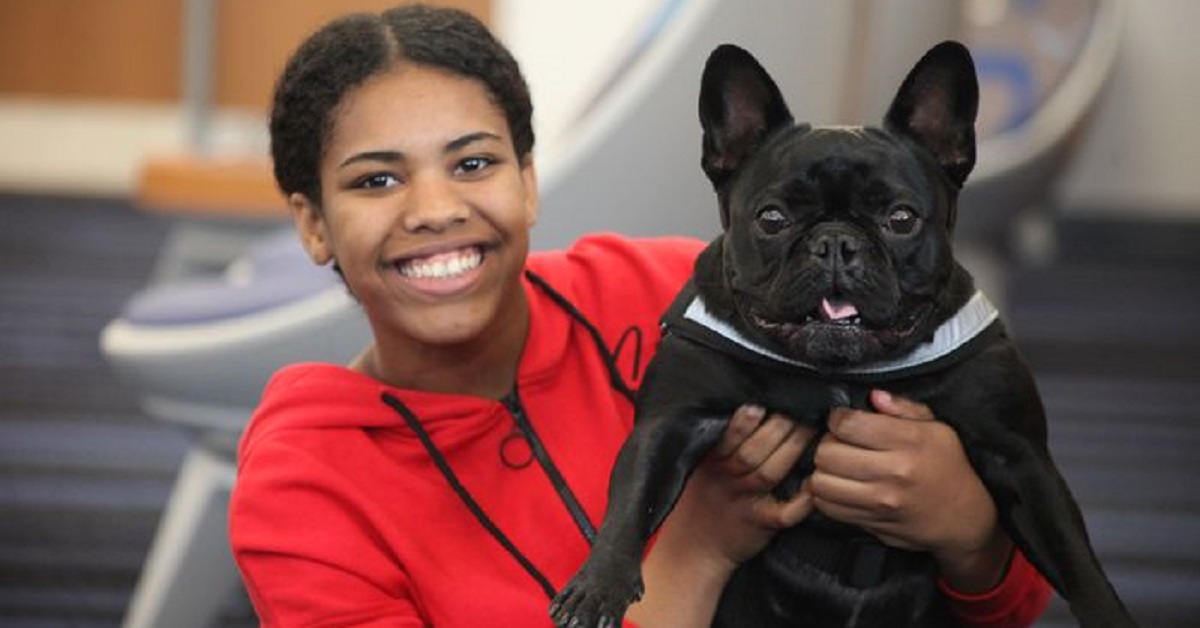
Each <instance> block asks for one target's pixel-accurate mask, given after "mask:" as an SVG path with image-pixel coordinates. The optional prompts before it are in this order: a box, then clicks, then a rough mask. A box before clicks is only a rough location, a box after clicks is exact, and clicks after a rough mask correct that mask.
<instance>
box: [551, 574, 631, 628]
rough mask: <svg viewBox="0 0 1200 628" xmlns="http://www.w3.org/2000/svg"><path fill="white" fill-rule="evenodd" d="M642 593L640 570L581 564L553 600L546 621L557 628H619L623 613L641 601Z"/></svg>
mask: <svg viewBox="0 0 1200 628" xmlns="http://www.w3.org/2000/svg"><path fill="white" fill-rule="evenodd" d="M589 562H590V561H589ZM610 567H612V566H610ZM642 592H643V586H642V577H641V570H640V569H638V566H637V565H636V564H634V565H632V566H631V567H629V568H623V569H622V568H608V569H602V568H594V567H593V566H591V565H589V564H587V563H585V564H584V566H583V568H582V569H580V570H579V573H577V574H575V577H574V578H572V579H571V581H570V582H568V583H567V586H566V587H565V588H563V590H562V591H561V592H560V593H559V594H558V595H557V596H555V598H554V602H552V603H551V604H550V617H551V619H553V620H554V624H555V625H556V626H558V627H559V628H614V627H616V626H619V625H621V620H622V619H623V618H624V617H625V611H626V609H628V608H629V605H630V604H633V603H634V602H636V601H637V600H639V599H641V597H642Z"/></svg>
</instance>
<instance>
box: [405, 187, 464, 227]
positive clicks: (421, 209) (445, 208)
mask: <svg viewBox="0 0 1200 628" xmlns="http://www.w3.org/2000/svg"><path fill="white" fill-rule="evenodd" d="M408 185H409V191H408V194H407V195H405V196H406V200H405V203H406V206H405V208H404V214H403V216H402V221H403V224H404V228H405V229H406V230H408V231H442V230H445V229H447V228H449V227H451V226H453V225H455V224H457V223H461V222H464V221H465V220H466V219H467V216H468V215H469V209H468V207H467V203H466V201H465V200H464V199H463V198H462V197H461V196H460V195H459V194H458V193H457V191H456V189H455V186H454V182H453V181H451V180H450V179H449V178H447V177H445V176H440V175H438V174H422V175H416V176H413V178H412V179H411V180H410V181H409V183H408Z"/></svg>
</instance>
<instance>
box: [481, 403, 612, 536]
mask: <svg viewBox="0 0 1200 628" xmlns="http://www.w3.org/2000/svg"><path fill="white" fill-rule="evenodd" d="M503 403H504V405H505V407H507V408H508V411H509V413H510V414H512V417H513V420H514V421H516V423H517V427H519V428H521V433H522V434H524V435H525V441H526V442H528V443H529V448H530V449H531V450H533V456H534V457H535V458H536V459H537V461H538V464H540V465H541V466H542V470H543V471H545V472H546V475H547V476H548V477H549V478H550V483H551V484H553V485H554V490H555V491H557V492H558V497H559V499H561V500H562V502H563V505H565V506H566V507H567V512H569V513H571V519H574V520H575V525H576V526H578V527H579V532H580V533H581V534H583V538H585V539H587V542H588V545H591V544H592V542H593V541H595V540H596V526H595V525H593V524H592V520H591V519H589V518H588V516H587V512H585V511H584V509H583V506H582V505H581V504H580V503H579V499H578V498H577V497H575V493H573V492H572V491H571V487H570V485H568V484H567V480H566V478H564V477H563V475H562V472H560V471H559V470H558V467H557V466H556V465H555V464H554V461H553V460H552V459H551V458H550V454H549V453H548V452H547V451H546V447H545V446H543V445H542V440H541V439H540V438H538V435H537V432H535V431H533V424H532V423H530V422H529V417H528V416H526V415H525V407H524V406H522V405H521V396H520V394H519V393H518V392H517V387H516V386H515V385H514V386H513V390H512V392H511V393H509V394H508V395H507V396H506V397H505V398H504V401H503Z"/></svg>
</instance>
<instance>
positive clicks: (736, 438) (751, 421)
mask: <svg viewBox="0 0 1200 628" xmlns="http://www.w3.org/2000/svg"><path fill="white" fill-rule="evenodd" d="M766 414H767V411H766V410H765V409H763V408H762V406H755V405H749V404H747V405H744V406H741V407H740V408H738V409H737V410H735V411H734V413H733V417H731V418H730V419H729V425H728V426H727V427H726V428H725V434H724V435H723V436H722V437H721V440H720V442H718V443H717V446H716V448H715V449H714V450H713V453H714V455H716V456H717V457H718V458H725V457H727V456H729V455H730V454H732V453H733V452H734V451H736V450H737V448H738V447H740V446H741V445H742V443H743V442H745V441H746V439H747V438H749V437H750V435H751V434H753V433H754V431H755V430H756V429H758V426H759V424H761V423H762V421H763V417H765V416H766Z"/></svg>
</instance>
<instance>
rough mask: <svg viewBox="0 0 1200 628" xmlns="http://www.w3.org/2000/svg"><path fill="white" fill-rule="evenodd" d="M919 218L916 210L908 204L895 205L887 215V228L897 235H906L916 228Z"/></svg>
mask: <svg viewBox="0 0 1200 628" xmlns="http://www.w3.org/2000/svg"><path fill="white" fill-rule="evenodd" d="M918 222H919V218H918V216H917V212H916V210H914V209H913V208H912V207H909V206H908V205H896V206H895V207H893V208H892V211H891V212H890V213H889V214H888V217H887V230H888V231H891V232H892V233H895V234H897V235H908V234H910V233H912V232H913V230H915V229H916V228H917V223H918Z"/></svg>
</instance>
